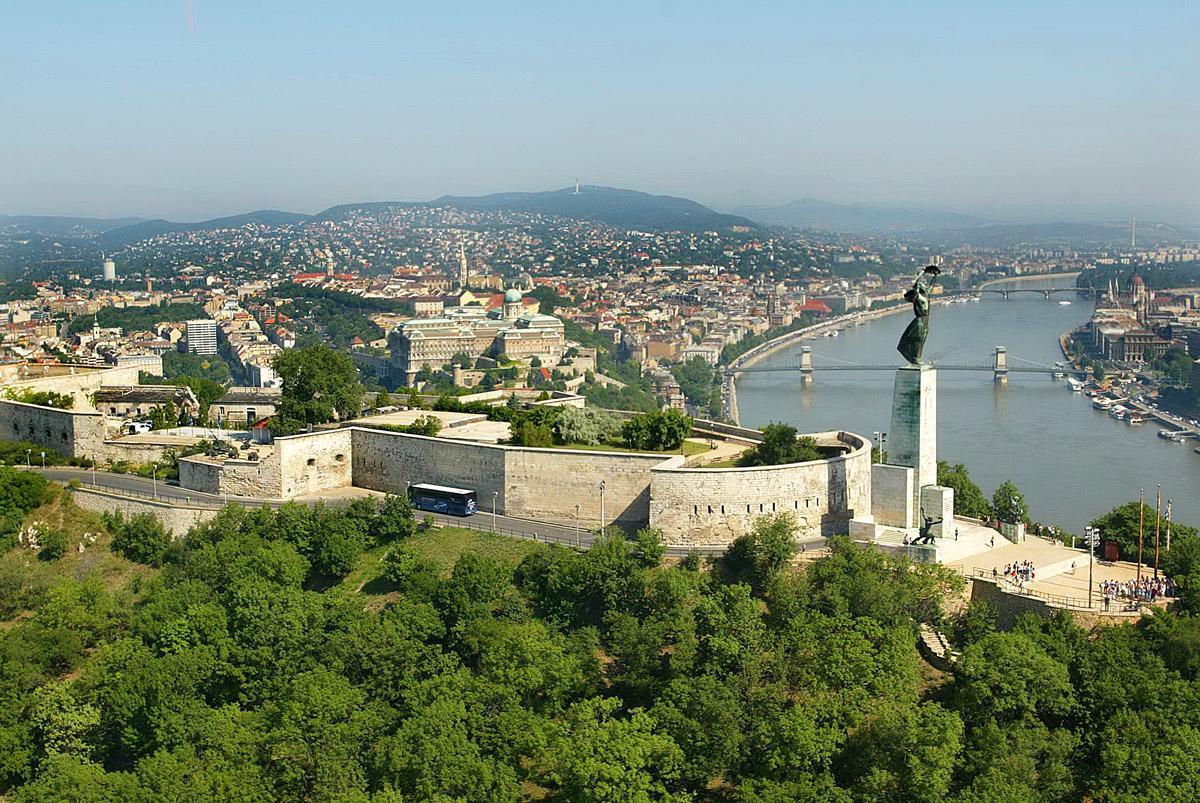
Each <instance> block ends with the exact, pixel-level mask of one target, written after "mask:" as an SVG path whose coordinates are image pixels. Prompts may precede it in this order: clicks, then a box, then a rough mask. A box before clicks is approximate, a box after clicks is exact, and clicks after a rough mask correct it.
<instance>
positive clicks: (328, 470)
mask: <svg viewBox="0 0 1200 803" xmlns="http://www.w3.org/2000/svg"><path fill="white" fill-rule="evenodd" d="M264 451H266V452H267V454H266V455H265V456H264V457H263V458H262V459H261V460H248V459H245V458H240V457H238V458H231V459H228V460H220V459H214V458H210V457H206V456H203V455H192V456H191V457H185V458H182V459H181V460H180V461H179V485H180V486H181V487H183V488H187V489H189V490H193V491H201V492H203V493H209V494H216V495H229V496H243V497H250V498H252V499H291V498H293V497H297V496H307V495H309V494H316V493H320V492H321V491H327V490H331V489H333V488H346V487H349V486H351V485H354V484H355V483H354V481H353V473H352V460H351V455H352V454H353V433H352V431H351V430H349V429H331V430H321V431H317V432H306V433H303V434H301V435H289V436H286V437H281V438H276V440H275V443H274V445H273V446H270V447H266V448H265V449H264Z"/></svg>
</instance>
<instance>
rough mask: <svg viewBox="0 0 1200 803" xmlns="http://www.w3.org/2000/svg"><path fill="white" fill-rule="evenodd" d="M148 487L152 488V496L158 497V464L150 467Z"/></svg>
mask: <svg viewBox="0 0 1200 803" xmlns="http://www.w3.org/2000/svg"><path fill="white" fill-rule="evenodd" d="M150 487H151V488H152V489H153V490H154V498H155V499H157V498H158V466H152V467H151V468H150Z"/></svg>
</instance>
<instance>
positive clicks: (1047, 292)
mask: <svg viewBox="0 0 1200 803" xmlns="http://www.w3.org/2000/svg"><path fill="white" fill-rule="evenodd" d="M1042 295H1043V296H1045V297H1046V300H1047V301H1049V300H1050V291H1049V290H1043V291H1042Z"/></svg>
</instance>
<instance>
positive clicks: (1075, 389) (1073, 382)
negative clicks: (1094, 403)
mask: <svg viewBox="0 0 1200 803" xmlns="http://www.w3.org/2000/svg"><path fill="white" fill-rule="evenodd" d="M1083 385H1084V383H1083V380H1081V379H1074V378H1068V379H1067V387H1069V388H1070V389H1071V392H1072V393H1082V392H1083Z"/></svg>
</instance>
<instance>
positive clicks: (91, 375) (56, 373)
mask: <svg viewBox="0 0 1200 803" xmlns="http://www.w3.org/2000/svg"><path fill="white" fill-rule="evenodd" d="M2 368H4V369H5V370H2V371H0V380H2V386H3V388H4V390H10V389H11V390H14V391H21V390H31V391H46V392H52V393H64V394H67V395H69V396H72V397H73V398H74V399H75V406H74V407H72V408H71V409H69V410H60V409H58V408H55V407H43V406H41V405H36V404H25V403H23V402H16V401H12V400H10V399H4V398H0V438H3V439H5V440H24V441H30V442H32V443H35V444H37V445H38V446H43V447H45V448H47V449H52V450H54V451H56V452H59V453H60V454H63V455H65V456H67V457H95V458H99V459H101V460H127V461H130V462H152V461H154V460H158V459H159V458H160V457H162V455H163V453H164V452H165V451H167V449H166V448H165V447H163V446H155V445H153V444H147V443H136V442H131V443H122V442H121V441H118V440H111V439H109V437H108V432H107V429H106V425H105V418H104V414H103V413H100V412H98V411H97V410H96V408H95V407H94V406H93V405H92V402H91V395H92V394H93V393H95V392H96V390H98V389H99V388H101V387H103V386H112V385H136V384H137V383H138V371H139V368H138V367H137V366H121V367H117V368H88V367H84V366H72V365H27V364H24V363H22V364H19V365H12V366H2ZM35 456H36V455H35Z"/></svg>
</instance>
